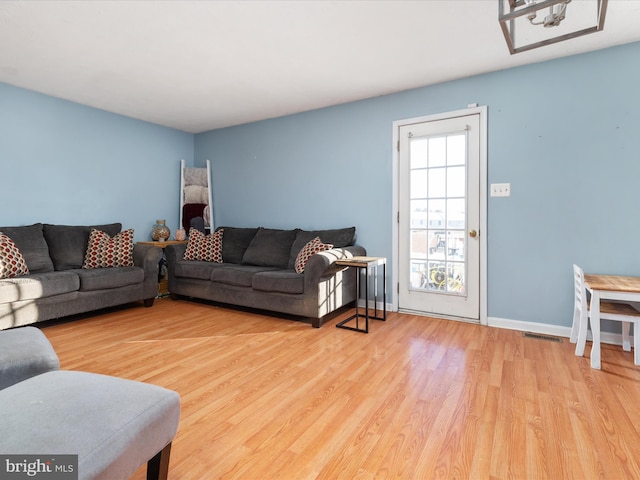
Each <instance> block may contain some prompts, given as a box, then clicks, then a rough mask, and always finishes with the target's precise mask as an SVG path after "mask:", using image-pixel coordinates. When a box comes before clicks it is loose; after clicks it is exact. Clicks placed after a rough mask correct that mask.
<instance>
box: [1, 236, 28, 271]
mask: <svg viewBox="0 0 640 480" xmlns="http://www.w3.org/2000/svg"><path fill="white" fill-rule="evenodd" d="M21 275H29V268H28V267H27V262H26V261H25V259H24V257H23V256H22V253H20V250H19V249H18V246H17V245H16V244H15V243H14V241H13V240H11V239H10V238H9V237H7V236H6V235H5V234H4V233H2V232H0V279H3V278H13V277H19V276H21Z"/></svg>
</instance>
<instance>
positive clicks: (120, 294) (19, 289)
mask: <svg viewBox="0 0 640 480" xmlns="http://www.w3.org/2000/svg"><path fill="white" fill-rule="evenodd" d="M91 228H96V229H97V230H101V231H103V232H106V233H107V234H108V235H110V236H114V235H116V234H117V233H119V232H120V230H121V228H122V225H121V224H120V223H113V224H109V225H97V226H93V227H91V226H67V225H50V224H42V223H36V224H34V225H28V226H19V227H0V232H2V233H4V234H5V235H6V236H8V237H9V238H10V239H11V240H13V242H14V243H15V245H16V246H17V247H18V249H19V251H20V253H21V254H22V256H23V257H24V260H25V261H26V264H27V267H28V269H29V274H28V275H21V276H17V277H14V278H6V279H0V329H6V328H10V327H16V326H21V325H27V324H32V323H36V322H40V321H44V320H50V319H55V318H60V317H65V316H68V315H74V314H78V313H85V312H90V311H93V310H98V309H101V308H106V307H113V306H116V305H123V304H127V303H131V302H138V301H144V304H145V305H146V306H151V305H153V300H154V299H155V297H156V296H157V294H158V268H159V263H160V260H161V258H162V249H160V248H158V247H154V246H150V245H134V249H133V261H134V266H130V267H116V268H91V269H83V268H82V264H83V261H84V255H85V252H86V250H87V244H88V240H89V233H90V230H91Z"/></svg>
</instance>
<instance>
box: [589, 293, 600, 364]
mask: <svg viewBox="0 0 640 480" xmlns="http://www.w3.org/2000/svg"><path fill="white" fill-rule="evenodd" d="M589 317H591V335H592V336H593V342H592V345H591V368H596V369H598V370H600V292H598V291H597V290H593V291H592V292H591V310H590V312H589Z"/></svg>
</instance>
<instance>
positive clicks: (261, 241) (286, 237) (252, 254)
mask: <svg viewBox="0 0 640 480" xmlns="http://www.w3.org/2000/svg"><path fill="white" fill-rule="evenodd" d="M296 233H297V230H276V229H271V228H262V227H260V228H259V229H258V232H257V233H256V236H255V237H253V240H251V243H250V244H249V247H247V250H246V251H245V252H244V255H243V257H242V263H243V264H247V265H259V266H263V267H279V268H287V267H288V266H289V255H290V254H291V246H292V245H293V241H294V240H295V239H296Z"/></svg>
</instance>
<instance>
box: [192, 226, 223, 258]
mask: <svg viewBox="0 0 640 480" xmlns="http://www.w3.org/2000/svg"><path fill="white" fill-rule="evenodd" d="M223 232H224V229H222V228H221V229H220V230H217V231H216V232H213V233H210V234H209V235H205V234H204V233H202V232H201V231H200V230H197V229H195V228H192V229H191V230H189V241H188V242H187V248H186V250H185V251H184V257H183V258H184V259H185V260H200V261H204V262H215V263H222V234H223Z"/></svg>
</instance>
